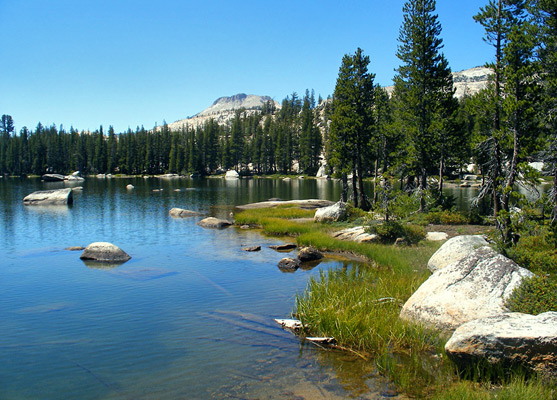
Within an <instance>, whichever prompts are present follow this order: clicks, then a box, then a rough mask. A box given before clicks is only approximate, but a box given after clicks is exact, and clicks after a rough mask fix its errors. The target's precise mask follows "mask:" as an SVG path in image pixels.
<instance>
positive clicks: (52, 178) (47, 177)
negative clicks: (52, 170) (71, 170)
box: [41, 174, 65, 182]
mask: <svg viewBox="0 0 557 400" xmlns="http://www.w3.org/2000/svg"><path fill="white" fill-rule="evenodd" d="M64 179H65V177H64V175H60V174H44V175H43V176H42V177H41V180H43V181H45V182H62V181H64Z"/></svg>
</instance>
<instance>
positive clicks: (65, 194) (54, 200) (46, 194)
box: [23, 188, 73, 206]
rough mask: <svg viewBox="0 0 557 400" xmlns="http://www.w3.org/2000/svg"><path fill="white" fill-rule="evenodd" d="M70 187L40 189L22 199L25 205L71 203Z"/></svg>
mask: <svg viewBox="0 0 557 400" xmlns="http://www.w3.org/2000/svg"><path fill="white" fill-rule="evenodd" d="M72 203H73V196H72V189H70V188H66V189H58V190H40V191H38V192H33V193H31V194H29V195H27V196H25V198H24V199H23V204H25V205H28V206H29V205H32V206H34V205H63V204H72Z"/></svg>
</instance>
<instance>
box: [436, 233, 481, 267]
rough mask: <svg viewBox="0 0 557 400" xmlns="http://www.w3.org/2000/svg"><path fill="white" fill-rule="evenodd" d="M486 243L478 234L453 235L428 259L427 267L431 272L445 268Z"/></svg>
mask: <svg viewBox="0 0 557 400" xmlns="http://www.w3.org/2000/svg"><path fill="white" fill-rule="evenodd" d="M487 245H488V243H487V242H486V240H485V239H484V238H483V236H480V235H462V236H455V237H454V238H452V239H449V240H447V241H446V242H445V243H444V244H443V246H441V247H440V248H439V250H437V251H436V252H435V253H434V254H433V255H432V256H431V258H430V259H429V261H428V263H427V268H428V269H429V270H430V271H431V272H435V271H437V270H438V269H441V268H445V267H446V266H447V265H449V264H452V263H454V262H456V261H460V260H462V259H463V258H464V257H466V256H467V255H469V254H470V253H472V252H473V251H474V250H476V249H477V248H480V247H483V246H487Z"/></svg>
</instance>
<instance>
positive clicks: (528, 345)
mask: <svg viewBox="0 0 557 400" xmlns="http://www.w3.org/2000/svg"><path fill="white" fill-rule="evenodd" d="M445 352H446V353H447V355H448V356H449V358H450V359H452V360H453V361H454V362H455V363H456V364H457V365H458V366H459V367H461V368H467V367H472V366H475V365H477V364H478V362H479V361H482V360H485V361H487V362H488V363H489V364H492V365H500V366H502V367H508V366H512V365H522V366H524V367H526V368H528V369H532V370H534V371H536V372H538V373H540V374H542V375H544V376H551V377H553V378H556V377H557V312H546V313H543V314H540V315H537V316H533V315H529V314H522V313H507V314H502V315H497V316H494V317H488V318H484V319H476V320H473V321H470V322H467V323H465V324H463V325H461V326H460V327H458V329H457V330H456V331H455V332H454V333H453V335H452V337H451V338H450V340H449V341H448V342H447V344H446V345H445Z"/></svg>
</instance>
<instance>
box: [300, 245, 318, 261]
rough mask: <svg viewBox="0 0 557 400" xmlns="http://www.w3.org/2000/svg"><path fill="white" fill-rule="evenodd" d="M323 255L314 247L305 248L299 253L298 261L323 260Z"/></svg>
mask: <svg viewBox="0 0 557 400" xmlns="http://www.w3.org/2000/svg"><path fill="white" fill-rule="evenodd" d="M322 258H323V254H321V253H320V252H319V251H318V250H317V249H315V248H313V247H303V248H301V249H300V251H299V252H298V260H300V261H301V262H308V261H316V260H321V259H322Z"/></svg>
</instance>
